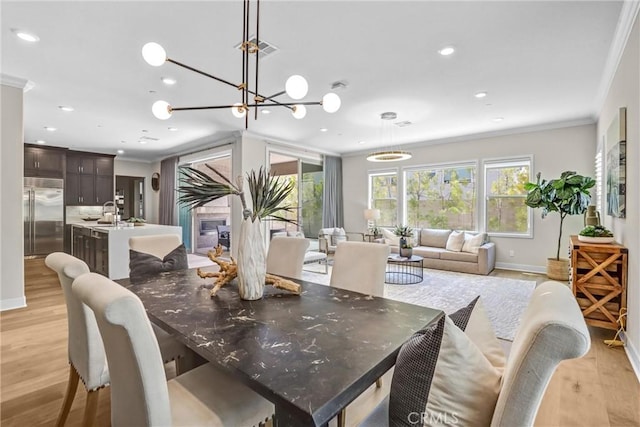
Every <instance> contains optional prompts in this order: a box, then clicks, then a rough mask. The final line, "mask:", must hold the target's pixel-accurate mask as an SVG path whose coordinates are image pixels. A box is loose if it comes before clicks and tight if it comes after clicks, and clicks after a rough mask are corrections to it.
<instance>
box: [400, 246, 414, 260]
mask: <svg viewBox="0 0 640 427" xmlns="http://www.w3.org/2000/svg"><path fill="white" fill-rule="evenodd" d="M400 256H401V257H403V258H411V257H412V256H413V248H400Z"/></svg>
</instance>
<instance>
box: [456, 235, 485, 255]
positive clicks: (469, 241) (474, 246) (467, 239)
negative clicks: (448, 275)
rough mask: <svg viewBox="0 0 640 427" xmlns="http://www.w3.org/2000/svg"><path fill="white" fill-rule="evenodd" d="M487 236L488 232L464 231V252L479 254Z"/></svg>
mask: <svg viewBox="0 0 640 427" xmlns="http://www.w3.org/2000/svg"><path fill="white" fill-rule="evenodd" d="M486 238H487V234H486V233H478V234H473V233H466V232H465V233H464V244H463V245H462V252H470V253H472V254H477V253H478V250H479V248H480V246H482V244H483V243H484V242H485V240H486Z"/></svg>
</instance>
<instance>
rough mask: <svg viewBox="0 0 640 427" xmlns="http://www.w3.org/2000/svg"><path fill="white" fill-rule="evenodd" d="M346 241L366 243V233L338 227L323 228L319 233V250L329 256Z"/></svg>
mask: <svg viewBox="0 0 640 427" xmlns="http://www.w3.org/2000/svg"><path fill="white" fill-rule="evenodd" d="M345 241H354V242H364V241H365V240H364V233H359V232H357V231H345V230H344V228H338V227H335V228H334V227H330V228H321V229H320V231H319V232H318V250H319V251H320V252H323V253H324V254H326V255H327V256H328V255H329V254H333V253H335V252H336V247H337V246H338V243H340V242H345Z"/></svg>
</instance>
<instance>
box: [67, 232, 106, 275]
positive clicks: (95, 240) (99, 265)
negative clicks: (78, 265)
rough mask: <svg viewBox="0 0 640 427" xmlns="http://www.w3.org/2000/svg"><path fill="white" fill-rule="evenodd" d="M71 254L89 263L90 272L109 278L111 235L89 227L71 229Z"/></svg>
mask: <svg viewBox="0 0 640 427" xmlns="http://www.w3.org/2000/svg"><path fill="white" fill-rule="evenodd" d="M71 240H72V249H71V254H72V255H73V256H75V257H76V258H79V259H81V260H83V261H84V262H85V263H87V266H88V267H89V270H91V271H93V272H95V273H99V274H102V275H104V276H107V277H108V276H109V233H107V232H106V231H99V230H95V229H91V228H87V227H78V226H72V227H71Z"/></svg>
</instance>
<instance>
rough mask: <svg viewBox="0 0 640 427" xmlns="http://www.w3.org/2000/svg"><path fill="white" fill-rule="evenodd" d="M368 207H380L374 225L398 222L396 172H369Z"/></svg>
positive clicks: (388, 224)
mask: <svg viewBox="0 0 640 427" xmlns="http://www.w3.org/2000/svg"><path fill="white" fill-rule="evenodd" d="M369 200H370V205H369V207H370V208H372V209H380V219H379V220H378V221H376V225H378V226H381V227H393V226H395V225H397V224H398V174H397V172H395V171H393V172H377V173H370V174H369Z"/></svg>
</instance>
